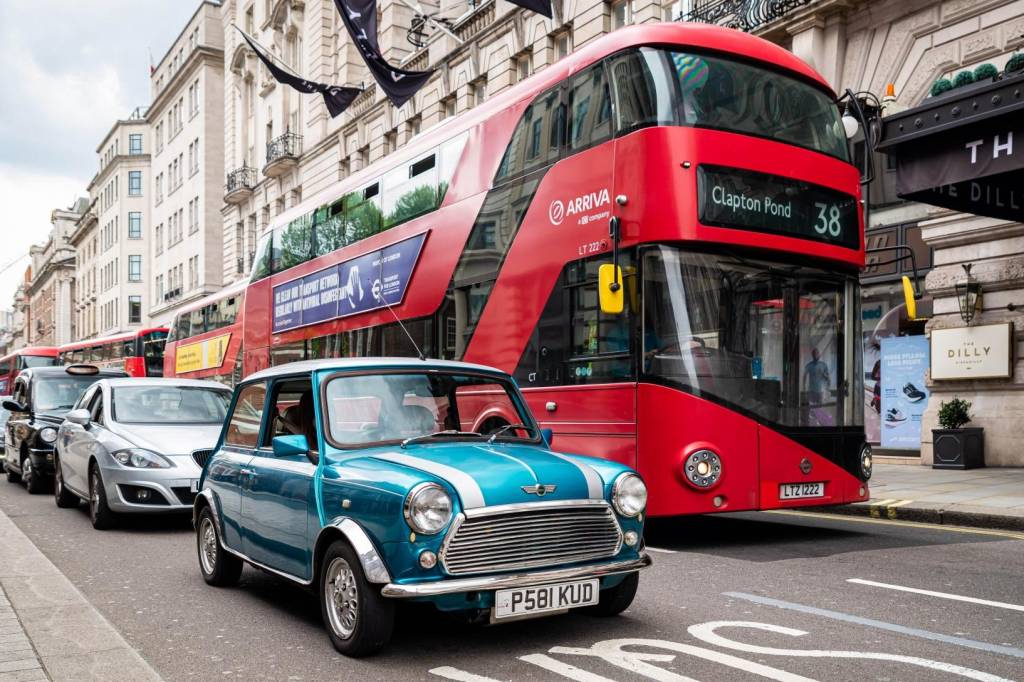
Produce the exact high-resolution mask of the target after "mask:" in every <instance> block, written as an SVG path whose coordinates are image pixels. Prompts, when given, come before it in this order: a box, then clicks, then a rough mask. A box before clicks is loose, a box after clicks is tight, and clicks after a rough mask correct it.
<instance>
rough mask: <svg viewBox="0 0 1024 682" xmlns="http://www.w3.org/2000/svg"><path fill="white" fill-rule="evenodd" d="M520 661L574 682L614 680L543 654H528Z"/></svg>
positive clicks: (521, 657)
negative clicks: (574, 681)
mask: <svg viewBox="0 0 1024 682" xmlns="http://www.w3.org/2000/svg"><path fill="white" fill-rule="evenodd" d="M519 660H520V661H526V662H527V663H532V664H533V665H535V666H538V667H540V668H544V669H545V670H550V671H551V672H553V673H555V674H557V675H561V676H562V677H566V678H568V679H570V680H576V682H615V680H612V679H609V678H607V677H602V676H601V675H598V674H596V673H592V672H589V671H587V670H583V669H582V668H577V667H576V666H574V665H569V664H568V663H562V662H561V661H558V660H555V659H554V658H551V657H550V656H545V655H544V654H530V655H529V656H520V657H519Z"/></svg>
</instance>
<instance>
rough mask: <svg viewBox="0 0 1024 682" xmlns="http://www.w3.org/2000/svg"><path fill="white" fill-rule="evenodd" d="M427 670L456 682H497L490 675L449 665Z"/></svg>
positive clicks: (497, 681)
mask: <svg viewBox="0 0 1024 682" xmlns="http://www.w3.org/2000/svg"><path fill="white" fill-rule="evenodd" d="M429 672H430V674H431V675H437V676H438V677H443V678H445V679H448V680H456V682H499V680H495V679H493V678H490V677H483V676H482V675H474V674H473V673H467V672H466V671H465V670H459V669H458V668H453V667H451V666H450V665H445V666H441V667H440V668H433V669H431V670H430V671H429Z"/></svg>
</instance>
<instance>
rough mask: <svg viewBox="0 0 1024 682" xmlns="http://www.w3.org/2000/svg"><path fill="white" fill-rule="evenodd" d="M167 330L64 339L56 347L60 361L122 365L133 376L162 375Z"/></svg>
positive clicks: (159, 329)
mask: <svg viewBox="0 0 1024 682" xmlns="http://www.w3.org/2000/svg"><path fill="white" fill-rule="evenodd" d="M167 331H168V330H167V328H166V327H153V328H150V329H139V330H136V331H130V332H124V333H122V334H114V335H112V336H104V337H101V338H98V339H88V340H85V341H76V342H74V343H68V344H65V345H63V346H61V347H60V349H59V351H60V353H59V358H60V363H61V364H63V365H75V364H79V363H88V364H90V365H96V366H97V367H103V368H114V369H123V370H124V371H125V372H127V373H128V375H129V376H133V377H159V376H163V373H164V343H165V342H166V341H167Z"/></svg>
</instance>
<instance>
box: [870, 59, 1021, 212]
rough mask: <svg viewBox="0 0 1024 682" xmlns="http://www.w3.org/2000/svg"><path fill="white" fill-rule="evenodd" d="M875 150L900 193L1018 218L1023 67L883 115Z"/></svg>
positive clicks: (922, 200) (946, 206)
mask: <svg viewBox="0 0 1024 682" xmlns="http://www.w3.org/2000/svg"><path fill="white" fill-rule="evenodd" d="M878 149H879V150H880V151H883V152H885V153H886V154H889V155H890V156H893V157H895V159H896V193H897V194H899V196H901V197H903V198H904V199H911V200H913V201H920V202H923V203H927V204H933V205H935V206H943V207H945V208H951V209H954V210H957V211H964V212H967V213H974V214H977V215H985V216H991V217H994V218H1004V219H1008V220H1016V221H1024V73H1015V74H1009V75H1006V76H1004V77H1003V78H1002V79H1001V80H995V81H987V82H985V83H975V84H972V85H969V86H967V87H964V88H958V89H956V90H952V91H950V92H947V93H944V94H943V95H941V96H939V97H931V98H929V99H927V100H926V101H925V103H924V104H922V105H921V106H918V107H915V108H913V109H908V110H907V111H902V112H900V113H898V114H893V115H892V116H886V117H885V118H884V119H882V139H881V142H879V144H878Z"/></svg>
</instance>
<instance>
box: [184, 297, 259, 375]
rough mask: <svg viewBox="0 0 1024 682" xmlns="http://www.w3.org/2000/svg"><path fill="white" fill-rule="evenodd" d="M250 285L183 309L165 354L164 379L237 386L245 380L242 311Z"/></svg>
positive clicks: (205, 298) (200, 300) (201, 300)
mask: <svg viewBox="0 0 1024 682" xmlns="http://www.w3.org/2000/svg"><path fill="white" fill-rule="evenodd" d="M246 286H247V282H245V281H242V282H238V283H236V284H233V285H231V286H229V287H225V288H224V289H222V290H221V291H218V292H217V293H215V294H210V295H209V296H206V297H204V298H201V299H199V300H198V301H196V302H195V303H192V304H191V305H188V306H185V307H183V308H182V309H181V310H179V311H178V313H177V314H176V315H175V317H174V323H173V324H172V325H171V333H170V335H169V336H168V337H167V348H166V349H165V353H164V376H168V377H175V376H176V377H186V378H189V379H212V380H214V381H219V382H221V383H223V384H227V385H228V386H234V385H235V383H237V382H238V380H239V379H241V377H242V308H243V301H244V300H245V289H246Z"/></svg>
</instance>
